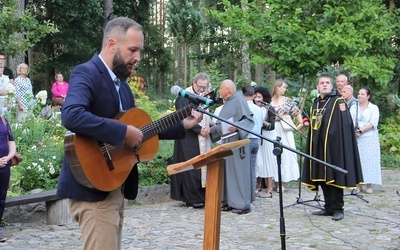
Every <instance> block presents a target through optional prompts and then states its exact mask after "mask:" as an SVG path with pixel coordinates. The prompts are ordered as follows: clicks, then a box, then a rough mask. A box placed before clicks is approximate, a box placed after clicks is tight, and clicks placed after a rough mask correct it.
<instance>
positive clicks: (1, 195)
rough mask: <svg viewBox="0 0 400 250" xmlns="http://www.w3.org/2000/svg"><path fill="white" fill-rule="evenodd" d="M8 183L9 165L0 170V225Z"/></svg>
mask: <svg viewBox="0 0 400 250" xmlns="http://www.w3.org/2000/svg"><path fill="white" fill-rule="evenodd" d="M9 182H10V165H7V166H5V167H3V168H0V225H1V223H2V219H3V214H4V207H5V204H6V197H7V190H8V183H9Z"/></svg>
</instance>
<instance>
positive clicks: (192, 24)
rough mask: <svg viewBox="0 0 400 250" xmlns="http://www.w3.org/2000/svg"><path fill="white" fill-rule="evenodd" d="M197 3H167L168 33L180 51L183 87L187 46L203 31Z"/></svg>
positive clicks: (185, 79)
mask: <svg viewBox="0 0 400 250" xmlns="http://www.w3.org/2000/svg"><path fill="white" fill-rule="evenodd" d="M197 2H198V1H192V2H190V1H187V0H179V1H169V3H168V7H167V14H168V17H167V20H168V23H169V26H168V27H169V32H170V33H171V34H172V35H173V36H174V37H175V38H176V41H177V43H178V44H177V46H178V49H179V50H181V51H182V57H183V58H182V59H183V67H182V70H183V85H184V86H185V85H186V83H187V79H188V77H187V52H188V48H189V45H191V44H192V43H193V42H195V41H196V40H198V38H199V35H200V34H201V33H202V29H203V20H202V17H201V12H200V11H199V10H198V9H197V6H198V3H197ZM178 64H179V61H178ZM178 68H179V66H178Z"/></svg>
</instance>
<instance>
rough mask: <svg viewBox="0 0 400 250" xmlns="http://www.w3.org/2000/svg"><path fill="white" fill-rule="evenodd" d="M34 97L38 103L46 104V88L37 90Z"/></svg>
mask: <svg viewBox="0 0 400 250" xmlns="http://www.w3.org/2000/svg"><path fill="white" fill-rule="evenodd" d="M35 97H36V99H37V100H38V102H39V103H40V104H42V105H46V101H47V91H46V90H41V91H39V93H37V94H36V96H35Z"/></svg>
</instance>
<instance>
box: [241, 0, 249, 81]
mask: <svg viewBox="0 0 400 250" xmlns="http://www.w3.org/2000/svg"><path fill="white" fill-rule="evenodd" d="M245 3H247V0H245V1H242V10H244V11H246V10H247V6H246V5H245ZM248 49H249V44H248V43H246V42H243V43H242V77H243V78H244V79H245V81H246V83H245V84H244V85H245V86H247V85H250V82H251V71H250V55H249V52H248Z"/></svg>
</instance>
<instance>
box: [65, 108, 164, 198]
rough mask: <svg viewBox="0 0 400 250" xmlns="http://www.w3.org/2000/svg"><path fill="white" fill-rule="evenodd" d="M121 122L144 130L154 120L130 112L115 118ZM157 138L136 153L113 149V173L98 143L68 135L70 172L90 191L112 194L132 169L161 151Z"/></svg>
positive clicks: (153, 138) (137, 110) (140, 112)
mask: <svg viewBox="0 0 400 250" xmlns="http://www.w3.org/2000/svg"><path fill="white" fill-rule="evenodd" d="M116 118H117V120H118V121H119V122H122V123H124V124H127V125H128V124H130V125H134V126H135V127H137V128H141V127H143V126H145V125H147V124H149V123H150V122H151V118H150V117H149V116H148V115H147V113H146V112H144V111H143V110H141V109H137V108H135V109H130V110H128V111H127V112H126V113H121V114H119V115H118V117H116ZM158 146H159V141H158V135H154V136H153V137H151V138H149V139H147V140H146V141H144V142H142V144H141V145H140V147H139V148H138V149H137V150H134V151H131V150H129V149H128V148H126V147H124V146H121V147H120V148H114V147H112V146H111V147H110V149H109V150H108V155H109V156H110V158H111V164H112V166H113V167H114V169H112V170H110V168H109V163H108V162H107V159H106V157H105V156H104V154H103V152H104V151H102V148H101V147H100V145H99V143H98V141H97V140H96V139H94V138H91V137H86V136H82V135H78V134H74V133H68V134H67V135H66V137H65V139H64V149H65V154H66V155H67V159H68V163H69V165H70V167H71V171H72V173H73V174H74V177H75V178H76V179H77V181H78V182H79V183H80V184H82V185H84V186H86V187H89V188H96V189H98V190H101V191H112V190H115V189H117V188H118V187H119V186H121V185H122V184H123V183H124V182H125V180H126V178H127V177H128V175H129V173H130V172H131V170H132V168H133V166H134V165H135V164H136V163H138V162H139V161H140V162H147V161H149V160H151V159H152V158H153V157H154V156H155V155H156V154H157V151H158Z"/></svg>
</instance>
